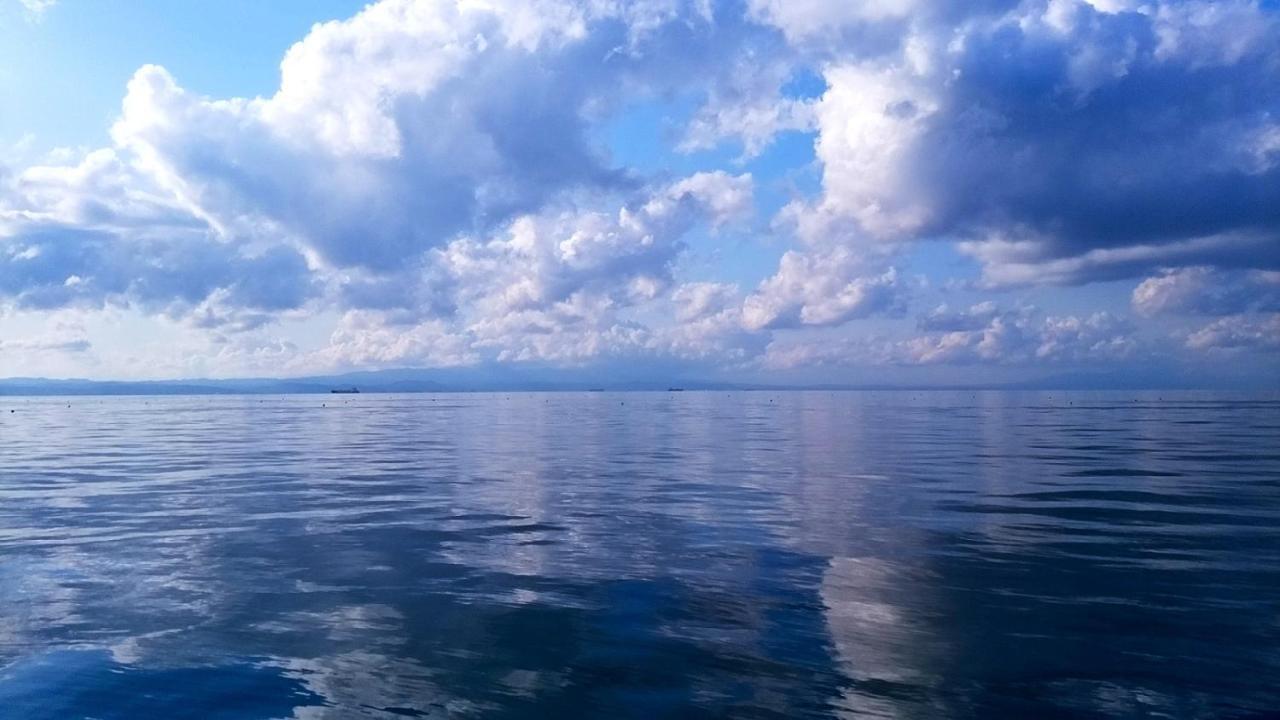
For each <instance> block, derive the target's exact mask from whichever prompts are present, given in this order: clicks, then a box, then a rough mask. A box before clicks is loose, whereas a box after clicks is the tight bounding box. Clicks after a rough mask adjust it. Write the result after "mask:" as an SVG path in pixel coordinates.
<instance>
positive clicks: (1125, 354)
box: [764, 303, 1142, 369]
mask: <svg viewBox="0 0 1280 720" xmlns="http://www.w3.org/2000/svg"><path fill="white" fill-rule="evenodd" d="M922 326H924V327H922V329H926V330H929V332H926V333H925V334H923V335H917V336H914V337H908V338H905V339H903V338H898V339H895V338H889V337H862V338H849V339H844V340H837V341H835V342H823V341H816V342H815V341H812V340H803V341H800V342H795V341H786V340H778V341H774V342H773V343H772V344H770V345H769V348H768V352H767V353H766V355H765V358H764V365H765V366H766V367H770V368H775V369H787V368H795V367H808V366H851V365H900V366H910V365H969V364H975V363H984V364H994V365H1028V364H1035V365H1072V364H1089V363H1108V362H1116V361H1121V360H1126V359H1130V358H1133V357H1136V356H1137V355H1138V354H1139V353H1141V352H1142V348H1141V346H1140V343H1139V341H1138V340H1137V339H1135V338H1134V336H1133V331H1134V328H1133V327H1132V325H1131V324H1130V323H1128V322H1126V321H1125V320H1124V319H1122V318H1119V317H1117V316H1115V315H1112V314H1110V313H1106V312H1100V313H1094V314H1092V315H1088V316H1078V315H1045V314H1043V313H1041V312H1040V311H1039V310H1037V309H1035V308H1032V307H1021V308H1017V309H1014V310H1007V311H1000V310H998V309H996V308H994V307H992V306H991V304H990V303H980V304H978V305H975V306H972V307H970V308H968V309H967V310H963V311H958V312H953V311H950V310H947V309H945V308H939V309H937V310H935V311H934V312H932V313H930V314H929V315H927V316H925V318H923V319H922Z"/></svg>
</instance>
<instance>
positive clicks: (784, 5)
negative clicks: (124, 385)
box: [0, 0, 1280, 386]
mask: <svg viewBox="0 0 1280 720" xmlns="http://www.w3.org/2000/svg"><path fill="white" fill-rule="evenodd" d="M1278 23H1280V21H1278V18H1277V9H1276V7H1275V5H1274V4H1270V3H1258V2H1250V1H1248V0H1226V1H1225V2H1202V1H1199V0H1184V1H1176V2H1175V1H1173V0H1022V1H1013V0H984V1H983V2H977V3H968V4H964V5H962V6H961V5H956V4H954V3H940V2H929V1H927V0H897V1H885V0H862V1H855V2H840V3H835V2H824V1H823V0H805V1H804V2H783V1H782V0H739V1H734V2H711V1H708V0H641V1H639V2H634V3H625V4H620V5H615V4H612V3H604V2H595V1H594V0H524V1H517V0H491V1H485V2H481V1H480V0H385V1H384V2H380V3H375V4H373V5H370V6H369V7H368V8H365V7H364V6H363V5H362V4H361V3H352V2H338V1H329V2H307V3H302V2H277V3H252V2H238V1H237V2H226V3H215V4H212V5H209V4H189V3H170V2H143V1H138V2H92V3H91V2H78V1H76V0H60V1H57V2H49V0H42V1H37V0H0V376H31V375H39V376H68V377H70V376H74V377H93V378H170V377H192V376H214V377H236V376H264V375H265V376H277V375H303V374H315V373H329V372H340V371H345V370H355V369H360V370H365V369H381V368H401V367H415V368H433V367H450V368H456V367H467V366H484V367H496V368H510V369H511V370H512V371H521V372H523V371H527V370H529V369H539V370H548V369H549V370H563V371H564V372H567V373H578V372H594V373H597V374H607V373H609V372H613V371H614V370H615V369H619V370H618V371H620V372H621V371H625V372H626V373H628V375H631V376H636V375H639V376H643V375H644V374H645V373H646V372H649V373H652V374H655V375H659V374H661V375H671V374H680V375H684V376H689V377H693V376H696V377H701V378H707V379H715V378H720V379H742V380H757V381H774V382H791V381H794V382H831V383H854V384H878V383H902V382H905V383H913V384H916V383H921V384H928V383H936V384H956V383H966V382H981V383H989V382H995V381H1011V382H1016V381H1026V380H1035V379H1037V378H1053V377H1062V376H1071V375H1082V376H1096V377H1107V378H1109V379H1110V380H1109V382H1113V381H1117V380H1118V381H1120V382H1128V383H1130V384H1134V385H1141V384H1148V383H1153V382H1169V381H1173V380H1176V381H1178V382H1189V383H1192V384H1203V385H1206V386H1214V385H1224V384H1232V385H1234V384H1241V385H1257V386H1274V385H1275V384H1276V383H1277V381H1278V380H1280V370H1278V367H1280V245H1278V237H1280V82H1278V81H1277V80H1276V78H1277V77H1280V72H1278V69H1280V24H1278Z"/></svg>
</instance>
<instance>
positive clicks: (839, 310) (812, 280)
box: [742, 247, 905, 330]
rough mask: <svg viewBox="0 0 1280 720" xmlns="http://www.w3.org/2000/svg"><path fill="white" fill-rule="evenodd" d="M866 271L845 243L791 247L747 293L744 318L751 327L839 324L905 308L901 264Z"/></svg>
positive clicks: (771, 327) (756, 328)
mask: <svg viewBox="0 0 1280 720" xmlns="http://www.w3.org/2000/svg"><path fill="white" fill-rule="evenodd" d="M863 273H864V270H863V267H862V263H861V262H860V259H859V258H858V257H857V256H855V255H854V254H853V253H852V252H850V251H849V250H847V249H845V248H843V247H836V248H833V249H831V250H829V251H826V252H816V253H815V252H799V251H794V250H790V251H787V253H785V254H784V255H783V256H782V260H781V262H780V263H779V266H778V271H777V273H775V274H774V275H773V276H772V277H770V278H768V279H767V280H765V281H764V282H762V283H761V284H760V287H759V288H757V289H756V292H755V293H753V294H751V295H750V296H748V297H747V299H746V301H745V304H744V306H743V311H742V313H743V323H744V325H745V326H746V327H747V328H749V329H751V330H763V329H775V328H788V327H799V326H802V325H814V326H823V325H838V324H841V323H843V322H846V321H848V320H850V319H853V318H858V317H867V316H870V315H872V314H875V313H888V312H894V311H897V310H900V309H901V301H902V294H903V292H904V291H905V283H904V282H903V281H902V280H901V279H900V278H899V276H898V271H897V270H896V269H894V268H892V267H891V268H889V269H888V270H885V271H884V272H883V273H881V274H879V275H865V274H863Z"/></svg>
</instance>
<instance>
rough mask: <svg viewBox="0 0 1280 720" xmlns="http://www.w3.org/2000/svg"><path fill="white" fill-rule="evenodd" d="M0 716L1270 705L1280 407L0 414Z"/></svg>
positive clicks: (976, 399)
mask: <svg viewBox="0 0 1280 720" xmlns="http://www.w3.org/2000/svg"><path fill="white" fill-rule="evenodd" d="M0 717H2V718H6V719H14V720H76V719H80V718H84V719H89V718H93V719H95V720H139V719H142V720H147V719H150V718H156V719H163V720H174V719H181V718H193V719H195V718H198V719H201V720H209V719H214V720H250V719H252V720H258V719H264V720H265V719H267V718H341V719H346V718H384V719H387V720H391V719H396V718H504V719H505V718H530V719H532V718H552V719H557V718H608V719H613V718H643V719H646V720H647V719H651V718H930V719H931V718H984V719H985V718H1036V719H1038V718H1050V719H1052V718H1072V719H1074V718H1081V719H1084V718H1224V719H1231V720H1244V719H1261V718H1276V717H1280V395H1277V394H1274V393H1273V394H1267V393H1253V394H1249V393H1235V394H1230V393H1193V392H1169V391H1165V392H1141V393H1133V392H1098V393H1088V392H972V391H965V392H961V391H954V392H952V391H945V392H944V391H931V392H907V391H901V392H827V391H814V392H771V391H753V392H711V391H705V392H694V391H689V392H657V393H641V392H625V393H612V392H592V393H587V392H583V393H450V394H414V395H375V394H362V395H293V396H191V397H70V398H67V397H62V398H25V397H0Z"/></svg>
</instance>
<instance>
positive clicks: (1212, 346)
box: [1186, 313, 1280, 352]
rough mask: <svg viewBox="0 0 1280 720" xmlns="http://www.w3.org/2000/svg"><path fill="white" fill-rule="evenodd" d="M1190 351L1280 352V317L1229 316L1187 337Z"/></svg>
mask: <svg viewBox="0 0 1280 720" xmlns="http://www.w3.org/2000/svg"><path fill="white" fill-rule="evenodd" d="M1186 343H1187V347H1188V348H1191V349H1192V350H1199V351H1207V352H1223V351H1244V350H1277V349H1280V313H1272V314H1270V315H1263V316H1254V317H1250V316H1245V315H1230V316H1227V317H1224V318H1219V319H1217V320H1214V321H1213V322H1212V323H1209V324H1208V325H1206V326H1204V327H1202V328H1200V329H1199V330H1196V331H1195V332H1192V333H1191V334H1189V335H1188V336H1187V340H1186Z"/></svg>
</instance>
